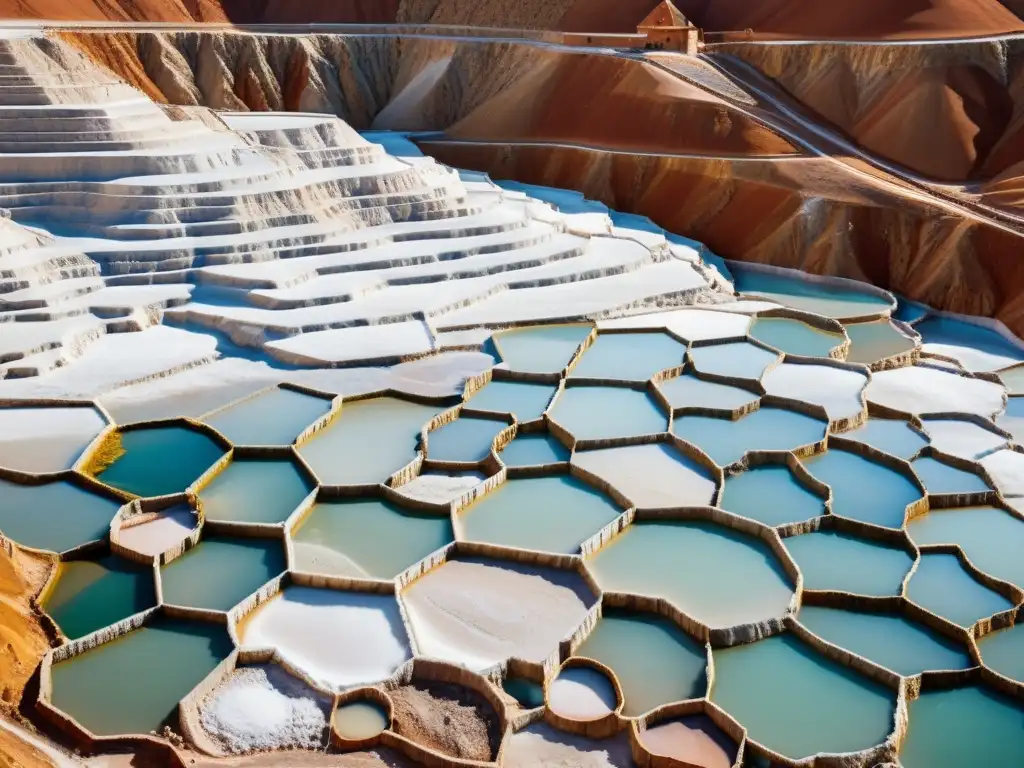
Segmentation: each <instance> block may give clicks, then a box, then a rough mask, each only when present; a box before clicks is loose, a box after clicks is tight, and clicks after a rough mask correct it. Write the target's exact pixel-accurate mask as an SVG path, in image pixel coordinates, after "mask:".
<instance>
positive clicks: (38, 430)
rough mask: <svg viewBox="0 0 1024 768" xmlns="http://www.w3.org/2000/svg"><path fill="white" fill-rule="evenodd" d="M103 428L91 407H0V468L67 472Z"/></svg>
mask: <svg viewBox="0 0 1024 768" xmlns="http://www.w3.org/2000/svg"><path fill="white" fill-rule="evenodd" d="M105 426H106V420H105V419H104V418H103V416H102V415H101V414H100V412H99V411H97V410H96V409H95V408H0V467H6V468H7V469H15V470H18V471H20V472H60V471H61V470H64V469H71V467H72V466H73V465H74V463H75V461H77V460H78V457H79V456H81V455H82V451H84V450H85V448H86V447H87V446H88V445H89V443H90V442H92V440H93V438H95V437H96V435H98V434H99V433H100V431H102V430H103V428H104V427H105Z"/></svg>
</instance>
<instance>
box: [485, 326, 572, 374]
mask: <svg viewBox="0 0 1024 768" xmlns="http://www.w3.org/2000/svg"><path fill="white" fill-rule="evenodd" d="M591 330H592V327H591V326H590V325H539V326H535V327H531V328H517V329H515V330H511V331H503V332H501V333H496V334H494V336H493V337H492V338H493V340H494V346H495V348H496V349H497V350H498V354H499V355H500V356H501V359H502V361H503V362H505V363H506V364H507V365H508V367H509V369H510V370H513V371H519V372H520V373H560V372H561V371H562V370H563V369H564V368H565V367H566V366H567V365H568V364H569V361H570V360H571V359H572V356H573V355H574V354H575V353H576V349H577V348H578V347H579V345H580V344H582V343H583V340H584V339H585V338H587V336H589V335H590V331H591Z"/></svg>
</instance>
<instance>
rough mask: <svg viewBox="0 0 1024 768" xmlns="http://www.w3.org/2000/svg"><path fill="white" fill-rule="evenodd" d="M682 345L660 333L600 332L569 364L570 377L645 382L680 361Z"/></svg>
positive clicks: (682, 350)
mask: <svg viewBox="0 0 1024 768" xmlns="http://www.w3.org/2000/svg"><path fill="white" fill-rule="evenodd" d="M685 355H686V345H685V344H681V343H680V342H678V341H676V340H675V339H673V338H672V337H671V336H669V335H667V334H664V333H603V334H601V335H600V336H598V337H597V339H596V340H595V341H594V343H593V344H591V345H590V346H589V347H588V348H587V350H586V352H584V353H583V357H582V358H581V359H580V361H579V362H578V363H577V364H576V365H575V366H574V367H573V369H572V371H571V372H570V374H569V375H570V377H573V378H594V379H620V380H626V381H647V379H649V378H651V376H653V375H654V374H655V373H658V372H659V371H663V370H665V369H666V368H678V367H679V366H681V365H682V364H683V360H684V357H685Z"/></svg>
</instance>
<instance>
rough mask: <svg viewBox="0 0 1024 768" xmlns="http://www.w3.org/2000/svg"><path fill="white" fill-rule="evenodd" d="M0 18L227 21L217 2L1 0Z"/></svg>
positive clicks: (214, 0)
mask: <svg viewBox="0 0 1024 768" xmlns="http://www.w3.org/2000/svg"><path fill="white" fill-rule="evenodd" d="M0 18H4V19H49V20H54V21H166V22H175V21H178V22H194V21H203V22H225V21H228V19H227V17H226V16H225V15H224V12H223V11H222V10H221V7H220V2H219V1H218V0H0Z"/></svg>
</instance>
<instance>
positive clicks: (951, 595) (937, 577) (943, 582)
mask: <svg viewBox="0 0 1024 768" xmlns="http://www.w3.org/2000/svg"><path fill="white" fill-rule="evenodd" d="M907 597H908V598H910V599H911V600H913V601H914V602H915V603H917V604H918V605H921V606H923V607H924V608H927V609H928V610H930V611H933V612H935V613H937V614H938V615H939V616H942V617H943V618H946V619H949V620H950V621H952V622H953V623H955V624H959V625H960V626H962V627H970V626H971V625H973V624H974V623H975V622H976V621H978V620H980V619H983V618H986V617H988V616H992V615H993V614H996V613H1001V612H1002V611H1006V610H1009V609H1010V608H1012V607H1013V604H1012V603H1011V602H1010V601H1009V600H1007V599H1006V598H1005V597H1003V596H1002V595H1000V594H999V593H998V592H994V591H992V590H991V589H989V588H988V587H986V586H984V585H983V584H981V582H979V581H976V580H975V579H974V577H973V576H972V575H971V574H969V573H968V572H967V571H966V570H964V567H963V566H962V565H961V564H960V561H959V560H958V559H957V557H956V555H946V554H935V553H929V554H923V555H921V559H920V561H919V562H918V564H917V570H916V571H914V575H913V576H911V577H910V583H909V584H908V585H907Z"/></svg>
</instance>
